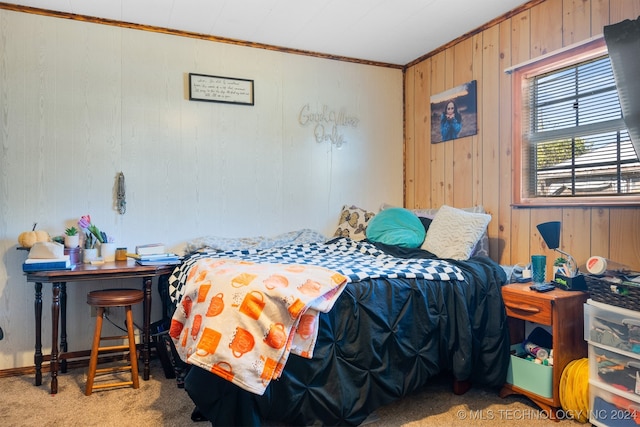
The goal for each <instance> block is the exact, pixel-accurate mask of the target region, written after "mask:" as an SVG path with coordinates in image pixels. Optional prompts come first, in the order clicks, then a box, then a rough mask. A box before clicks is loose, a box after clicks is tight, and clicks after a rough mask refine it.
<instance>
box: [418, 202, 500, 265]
mask: <svg viewBox="0 0 640 427" xmlns="http://www.w3.org/2000/svg"><path fill="white" fill-rule="evenodd" d="M489 221H491V215H489V214H483V213H472V212H466V211H463V210H462V209H456V208H453V207H451V206H447V205H442V206H441V207H440V209H439V210H438V213H436V215H435V216H434V218H433V221H432V222H431V225H430V226H429V230H427V237H426V238H425V239H424V243H423V244H422V249H424V250H427V251H429V252H431V253H432V254H434V255H436V256H437V257H438V258H451V259H457V260H466V259H469V256H470V255H471V252H472V251H473V248H475V246H476V244H477V243H478V240H480V238H481V237H482V235H483V234H484V233H485V231H486V229H487V225H489Z"/></svg>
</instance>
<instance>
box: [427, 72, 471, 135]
mask: <svg viewBox="0 0 640 427" xmlns="http://www.w3.org/2000/svg"><path fill="white" fill-rule="evenodd" d="M476 86H477V85H476V80H472V81H470V82H468V83H465V84H461V85H460V86H456V87H454V88H452V89H449V90H447V91H445V92H441V93H439V94H437V95H432V96H431V143H432V144H436V143H438V142H443V141H450V140H452V139H457V138H463V137H465V136H471V135H475V134H477V133H478V92H477V88H476Z"/></svg>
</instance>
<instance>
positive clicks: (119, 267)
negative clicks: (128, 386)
mask: <svg viewBox="0 0 640 427" xmlns="http://www.w3.org/2000/svg"><path fill="white" fill-rule="evenodd" d="M174 268H175V266H173V265H161V266H141V265H137V264H136V263H135V261H134V260H127V261H117V262H108V263H104V264H102V265H91V264H78V265H76V266H75V267H74V268H73V269H71V270H49V271H30V272H27V273H25V276H26V277H27V282H34V283H35V292H36V298H35V315H36V348H35V354H34V357H33V358H34V362H35V365H36V385H41V384H42V361H43V355H42V284H43V283H51V284H52V292H53V298H52V300H51V362H50V363H51V365H50V366H51V394H56V393H57V392H58V362H59V360H61V363H60V365H61V366H60V368H61V370H62V372H66V371H67V365H66V362H67V361H66V360H65V359H64V358H63V357H62V356H63V354H64V353H65V352H66V351H67V282H72V283H75V282H86V281H94V280H110V279H114V280H115V279H130V278H142V286H143V290H144V303H143V306H144V326H143V334H142V356H143V361H144V370H143V378H144V380H148V379H149V338H150V336H151V284H152V281H153V278H154V277H156V276H161V275H163V274H170V273H171V272H172V271H173V269H174ZM60 320H61V322H60ZM59 323H60V327H61V335H60V336H59V335H58V324H59ZM58 342H59V343H60V348H59V349H58Z"/></svg>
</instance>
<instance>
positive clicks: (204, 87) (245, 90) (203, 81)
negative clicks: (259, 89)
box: [189, 73, 254, 105]
mask: <svg viewBox="0 0 640 427" xmlns="http://www.w3.org/2000/svg"><path fill="white" fill-rule="evenodd" d="M189 100H191V101H206V102H224V103H227V104H244V105H254V96H253V80H247V79H236V78H231V77H222V76H209V75H206V74H195V73H189Z"/></svg>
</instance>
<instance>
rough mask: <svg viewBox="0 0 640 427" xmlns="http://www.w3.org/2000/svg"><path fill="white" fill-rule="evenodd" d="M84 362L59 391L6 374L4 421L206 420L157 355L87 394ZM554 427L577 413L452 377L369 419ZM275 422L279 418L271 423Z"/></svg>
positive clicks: (103, 425) (372, 422) (0, 413)
mask: <svg viewBox="0 0 640 427" xmlns="http://www.w3.org/2000/svg"><path fill="white" fill-rule="evenodd" d="M85 372H86V369H82V368H77V369H73V370H69V372H68V373H66V374H60V376H59V377H58V394H56V395H51V394H49V383H50V377H49V375H48V373H45V374H44V375H43V385H42V386H39V387H36V386H34V377H33V375H26V376H19V377H10V378H2V379H0V420H2V421H1V422H2V424H3V425H5V426H38V427H40V426H43V425H47V426H74V427H75V426H87V427H88V426H100V427H110V426H113V427H123V426H145V427H146V426H172V427H181V426H202V427H204V426H207V425H210V424H209V423H208V422H193V421H191V412H192V410H193V408H194V405H193V402H191V399H190V398H189V396H188V395H187V393H186V392H185V391H184V390H183V389H180V388H178V387H177V384H176V380H175V379H167V378H165V376H164V371H163V370H162V367H161V366H160V363H159V362H158V361H157V360H153V361H152V365H151V378H150V380H149V381H143V380H142V379H141V381H140V388H139V389H137V390H134V389H132V388H129V387H127V388H121V389H111V390H104V391H96V392H94V393H93V394H92V395H91V396H85V395H84V383H85V379H86V373H85ZM500 423H502V424H504V425H509V426H523V427H524V426H526V427H536V426H549V427H551V426H555V427H576V426H578V425H582V424H580V423H578V422H577V421H574V420H563V421H561V422H560V423H558V422H554V421H551V420H548V419H547V417H546V414H544V413H543V412H541V411H539V410H538V408H537V407H536V406H535V405H533V404H532V403H531V402H530V401H529V400H528V399H526V398H524V397H522V396H509V397H506V398H504V399H502V398H500V397H499V396H498V395H497V392H496V391H495V390H492V389H483V388H472V389H471V390H470V391H469V392H467V393H466V394H464V395H461V396H456V395H454V394H453V393H452V392H451V385H450V381H449V379H447V378H437V379H435V381H434V382H432V383H431V384H430V385H429V386H427V387H425V388H424V389H423V390H421V391H420V392H418V393H415V394H413V395H411V396H407V397H405V398H404V399H401V400H400V401H398V402H395V403H393V404H391V405H388V406H386V407H383V408H380V409H379V410H378V411H376V413H375V414H374V415H372V416H371V417H370V418H369V419H368V420H367V422H366V424H367V425H368V426H369V427H378V426H379V427H382V426H385V427H388V426H412V427H415V426H465V427H468V426H472V425H473V426H489V425H492V426H494V425H496V424H500ZM265 425H272V426H275V425H277V423H275V424H274V423H268V422H265Z"/></svg>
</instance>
